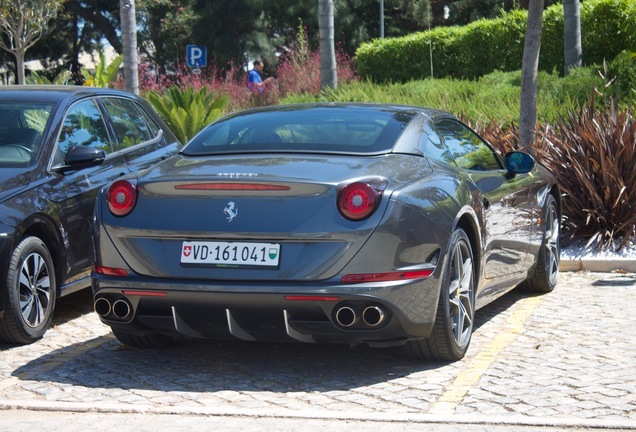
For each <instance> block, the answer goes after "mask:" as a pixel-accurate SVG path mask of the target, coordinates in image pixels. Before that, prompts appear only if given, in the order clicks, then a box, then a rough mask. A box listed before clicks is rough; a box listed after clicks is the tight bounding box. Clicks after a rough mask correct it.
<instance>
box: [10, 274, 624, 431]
mask: <svg viewBox="0 0 636 432" xmlns="http://www.w3.org/2000/svg"><path fill="white" fill-rule="evenodd" d="M635 294H636V274H633V273H625V274H621V273H583V272H581V273H562V274H561V279H560V282H559V285H558V287H557V289H556V290H555V292H554V293H551V294H548V295H544V296H530V295H527V294H523V293H517V292H512V293H510V294H508V295H506V296H504V298H502V299H499V300H498V301H496V302H495V303H493V304H491V305H489V306H488V307H486V308H484V309H482V310H480V311H479V312H478V321H477V326H476V327H477V328H476V331H475V334H474V337H473V342H472V344H471V349H470V350H469V352H468V355H467V356H466V358H465V359H464V360H463V361H460V362H456V363H452V364H446V363H422V362H419V363H418V362H414V361H409V360H406V359H405V358H404V357H403V356H402V353H401V352H400V350H396V349H390V350H389V349H371V348H366V347H355V348H348V347H344V346H338V345H309V344H308V345H305V344H266V343H246V342H231V341H188V342H185V343H183V344H181V345H180V346H179V347H178V348H173V349H169V350H138V349H133V348H128V347H125V346H123V345H121V344H120V343H119V342H117V341H116V340H115V339H114V338H113V336H112V335H111V333H110V331H109V328H108V327H106V326H103V325H102V324H101V323H100V322H99V320H98V319H97V317H96V316H95V314H94V313H92V312H91V301H90V294H89V293H88V292H82V293H77V294H74V295H72V296H69V297H66V298H64V299H62V300H60V302H59V304H58V311H57V313H56V316H55V320H54V326H53V328H52V329H51V330H50V331H49V332H48V333H47V335H46V336H45V338H44V339H43V340H41V341H39V342H37V343H35V344H33V345H30V346H8V345H0V356H1V358H2V361H0V377H1V379H0V409H2V410H4V411H2V412H0V431H4V430H11V431H13V432H19V431H21V430H25V431H26V430H33V429H39V428H38V427H37V425H38V424H40V425H41V424H42V423H41V422H42V420H39V422H40V423H38V419H39V418H40V417H43V418H45V419H47V420H46V424H47V425H48V426H49V427H48V428H47V430H64V431H66V432H71V431H73V430H80V429H81V428H82V427H85V426H86V424H90V422H94V421H100V419H103V418H105V416H108V419H109V421H108V422H109V423H110V424H113V425H117V424H119V423H118V422H121V424H127V425H128V426H129V428H128V430H130V429H134V430H136V431H137V432H141V431H144V430H153V431H154V430H157V426H158V425H165V426H167V428H168V429H170V427H169V425H171V424H173V422H176V423H179V424H183V425H190V424H192V427H190V426H188V429H189V430H203V426H197V427H195V425H197V424H207V425H208V427H209V426H210V423H207V422H210V421H213V422H214V425H215V427H216V426H219V425H220V427H222V428H224V429H233V430H237V429H250V430H266V429H267V430H271V429H273V428H275V429H276V430H290V431H291V430H301V429H302V430H303V431H306V430H334V428H333V426H334V422H337V425H338V427H337V429H338V430H339V431H348V430H360V429H361V428H362V427H365V428H367V427H371V428H373V429H374V430H375V429H377V428H382V429H384V430H386V431H392V430H398V429H399V430H403V429H404V428H406V425H407V424H408V429H409V430H415V431H419V430H427V431H436V430H446V429H436V428H437V427H438V426H437V425H441V426H440V427H443V426H444V424H447V423H456V424H458V425H461V426H462V427H461V429H462V430H464V431H474V432H478V431H482V430H483V431H485V430H489V431H504V430H505V431H517V430H521V429H519V427H521V426H532V427H533V428H536V427H538V426H547V427H549V429H546V430H547V431H553V430H564V429H581V428H595V429H596V428H598V429H601V430H636V326H635V325H634V324H636V322H635V321H634V317H635V316H636V302H634V297H635ZM25 409H26V410H30V411H23V410H25ZM53 412H57V413H55V414H54V413H53ZM60 412H61V413H62V414H60ZM151 419H154V420H151ZM298 419H304V420H303V421H301V422H299V420H298ZM197 421H198V422H199V423H197ZM365 421H366V422H365ZM369 421H371V423H369ZM56 422H57V423H56ZM180 422H183V423H180ZM202 422H203V423H202ZM93 424H94V423H93ZM55 425H58V426H59V427H56V426H55ZM526 430H527V428H526Z"/></svg>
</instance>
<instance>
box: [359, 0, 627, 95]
mask: <svg viewBox="0 0 636 432" xmlns="http://www.w3.org/2000/svg"><path fill="white" fill-rule="evenodd" d="M526 21H527V12H526V11H519V10H517V11H512V12H506V13H504V14H503V15H502V17H501V18H497V19H492V20H485V19H484V20H479V21H475V22H473V23H470V24H469V25H466V26H462V27H436V28H434V29H432V30H430V31H425V32H420V33H414V34H411V35H408V36H405V37H400V38H387V39H375V40H373V41H371V42H368V43H365V44H363V45H361V46H360V47H359V48H358V50H357V52H356V63H357V67H358V73H359V74H360V75H361V76H362V77H365V78H370V79H371V80H373V81H375V82H389V81H394V82H405V81H409V80H412V79H421V78H427V77H430V76H431V62H430V58H431V51H432V57H433V76H434V77H436V78H440V77H453V78H469V79H473V78H476V77H480V76H483V75H486V74H488V73H490V72H493V71H495V70H500V71H514V70H519V69H521V60H522V58H523V43H524V38H525V28H526ZM635 22H636V1H635V0H586V1H584V2H582V3H581V36H582V45H583V61H584V63H585V64H587V65H591V64H602V63H603V60H612V59H613V58H614V57H616V56H617V55H618V54H619V53H620V52H622V51H624V50H629V49H631V50H636V31H635V30H634V25H633V23H635ZM563 63H564V54H563V6H562V5H561V4H558V5H554V6H551V7H550V8H548V9H547V10H546V11H545V12H544V15H543V32H542V38H541V57H540V61H539V68H540V69H541V70H544V71H547V72H553V71H555V70H556V71H559V72H560V71H562V70H563Z"/></svg>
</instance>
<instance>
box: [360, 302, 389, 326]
mask: <svg viewBox="0 0 636 432" xmlns="http://www.w3.org/2000/svg"><path fill="white" fill-rule="evenodd" d="M385 315H386V314H385V313H384V309H382V308H381V307H379V306H369V307H366V308H364V311H362V321H364V323H365V324H366V325H368V326H369V327H377V326H379V325H380V324H382V323H383V322H384V318H385Z"/></svg>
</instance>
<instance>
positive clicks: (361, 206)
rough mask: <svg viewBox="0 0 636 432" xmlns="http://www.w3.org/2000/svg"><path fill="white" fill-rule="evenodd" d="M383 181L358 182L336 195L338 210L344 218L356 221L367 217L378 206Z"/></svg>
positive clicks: (384, 182)
mask: <svg viewBox="0 0 636 432" xmlns="http://www.w3.org/2000/svg"><path fill="white" fill-rule="evenodd" d="M386 185H387V182H386V181H385V180H371V181H359V182H355V183H351V184H349V185H347V186H345V187H343V188H342V189H341V190H340V191H339V193H338V210H339V211H340V214H342V216H344V217H345V218H347V219H349V220H353V221H358V220H362V219H365V218H367V217H369V216H370V215H371V214H372V213H373V212H374V211H375V209H376V208H377V207H378V205H379V204H380V198H381V197H382V192H383V191H384V188H386Z"/></svg>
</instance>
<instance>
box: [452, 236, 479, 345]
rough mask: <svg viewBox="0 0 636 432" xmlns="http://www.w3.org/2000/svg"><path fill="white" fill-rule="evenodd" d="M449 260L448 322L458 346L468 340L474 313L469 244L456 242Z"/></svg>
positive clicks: (471, 263) (471, 262) (466, 342)
mask: <svg viewBox="0 0 636 432" xmlns="http://www.w3.org/2000/svg"><path fill="white" fill-rule="evenodd" d="M451 260H452V262H451V280H450V284H449V288H448V296H449V308H450V311H449V312H450V319H451V321H450V323H451V325H452V334H453V337H454V339H455V343H457V345H458V346H459V347H464V346H466V345H467V344H468V343H469V342H470V337H471V334H472V330H473V321H474V314H475V312H474V311H475V308H474V304H473V303H474V299H475V294H474V292H473V260H472V257H471V253H470V246H469V245H468V244H467V243H466V242H465V241H463V240H461V241H459V242H457V244H455V246H454V248H453V254H452V258H451Z"/></svg>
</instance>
